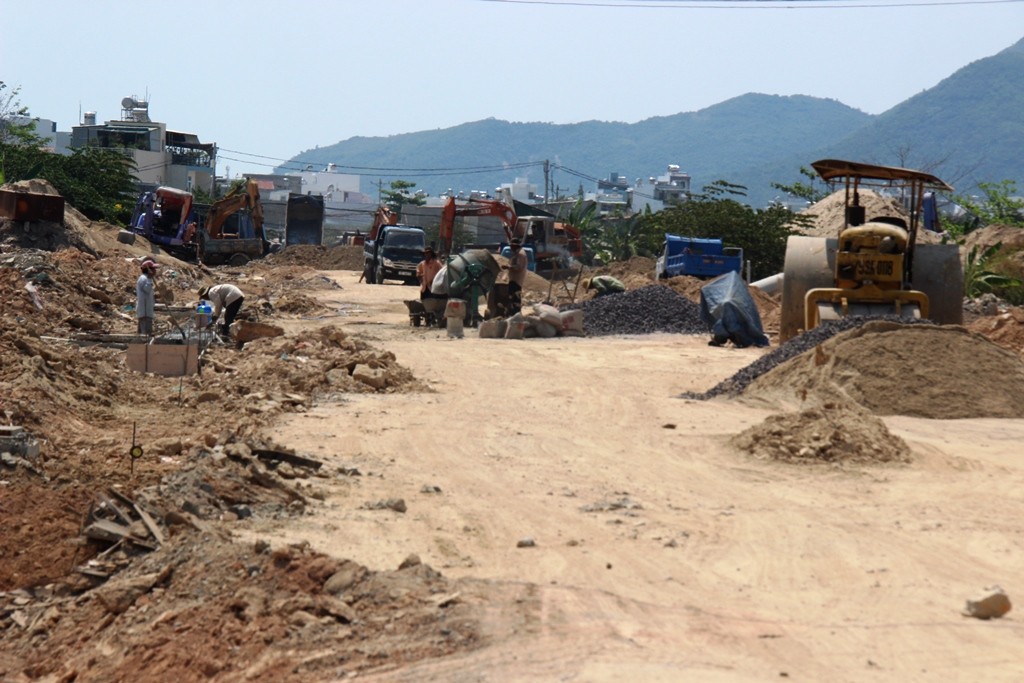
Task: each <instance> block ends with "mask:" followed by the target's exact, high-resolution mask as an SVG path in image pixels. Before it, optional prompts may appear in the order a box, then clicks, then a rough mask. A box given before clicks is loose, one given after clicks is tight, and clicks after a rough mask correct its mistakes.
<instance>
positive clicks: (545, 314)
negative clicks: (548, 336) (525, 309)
mask: <svg viewBox="0 0 1024 683" xmlns="http://www.w3.org/2000/svg"><path fill="white" fill-rule="evenodd" d="M533 313H534V315H536V316H537V317H538V318H540V319H541V320H543V321H544V322H546V323H547V324H548V325H551V326H552V327H554V328H555V329H558V330H560V329H562V315H561V314H560V313H559V312H558V309H557V308H555V307H554V306H549V305H548V304H536V305H535V306H534V307H533Z"/></svg>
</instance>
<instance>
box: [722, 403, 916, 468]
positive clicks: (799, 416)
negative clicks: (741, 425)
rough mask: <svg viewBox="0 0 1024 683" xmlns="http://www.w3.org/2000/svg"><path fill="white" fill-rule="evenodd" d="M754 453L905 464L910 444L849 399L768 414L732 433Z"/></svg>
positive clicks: (736, 441) (783, 458) (744, 448)
mask: <svg viewBox="0 0 1024 683" xmlns="http://www.w3.org/2000/svg"><path fill="white" fill-rule="evenodd" d="M732 444H733V445H734V446H736V447H737V448H739V449H740V450H742V451H745V452H747V453H749V454H751V455H753V456H754V457H755V458H762V459H769V460H779V461H783V462H790V463H832V464H846V463H906V462H910V460H911V456H910V448H909V446H907V443H906V442H905V441H904V440H903V439H901V438H900V437H898V436H896V435H894V434H892V433H891V432H890V431H889V429H888V428H887V427H886V426H885V423H884V422H882V420H881V419H879V418H878V417H876V416H874V415H872V414H871V413H868V412H867V411H865V410H864V409H863V408H860V407H859V406H857V405H856V404H851V403H849V402H841V401H832V402H826V403H824V404H822V405H821V406H817V407H813V408H808V409H806V410H802V411H799V412H791V413H778V414H776V415H771V416H769V417H768V418H767V419H765V421H764V422H762V423H761V424H758V425H754V426H753V427H750V428H749V429H746V430H744V431H743V432H741V433H739V434H737V435H736V436H734V437H733V438H732Z"/></svg>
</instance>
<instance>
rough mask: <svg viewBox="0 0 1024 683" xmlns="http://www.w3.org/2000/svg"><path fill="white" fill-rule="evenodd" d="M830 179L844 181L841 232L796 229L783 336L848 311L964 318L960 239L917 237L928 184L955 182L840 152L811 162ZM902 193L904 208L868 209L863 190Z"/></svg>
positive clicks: (937, 187)
mask: <svg viewBox="0 0 1024 683" xmlns="http://www.w3.org/2000/svg"><path fill="white" fill-rule="evenodd" d="M811 165H812V167H813V168H814V170H815V171H816V172H817V173H818V175H819V176H821V178H822V179H823V180H824V181H825V182H826V183H829V184H830V185H839V184H841V185H842V186H843V187H844V188H845V213H844V221H843V225H842V227H841V228H840V229H839V231H838V234H837V235H836V236H835V237H810V236H803V235H795V236H791V237H790V238H789V239H788V241H787V243H786V256H785V266H784V269H783V278H782V311H781V314H782V320H781V325H780V330H779V337H780V340H781V341H783V342H785V341H786V340H787V339H790V338H792V337H794V336H796V335H798V334H800V333H801V332H804V331H807V330H811V329H813V328H815V327H817V326H818V325H819V324H820V323H822V322H823V321H826V320H835V319H838V318H842V317H845V316H851V315H864V316H899V317H901V318H913V319H918V318H923V319H929V320H931V321H933V322H936V323H939V324H961V323H962V322H963V303H962V302H963V291H964V282H963V270H962V268H961V265H960V254H959V248H958V247H957V245H955V244H917V234H918V225H919V223H920V222H921V216H922V202H923V199H924V194H925V192H926V191H927V190H932V191H940V192H952V191H953V188H952V187H950V186H949V185H947V184H946V183H945V182H943V181H942V180H940V179H938V178H936V177H935V176H934V175H932V174H930V173H925V172H923V171H915V170H912V169H906V168H897V167H891V166H877V165H874V164H865V163H860V162H854V161H844V160H839V159H822V160H820V161H816V162H814V163H813V164H811ZM861 188H872V189H876V188H877V191H881V192H886V193H889V194H891V195H894V196H897V197H899V198H900V199H901V200H902V201H903V203H904V205H905V206H906V207H907V209H908V215H909V220H908V219H906V218H904V217H903V216H891V215H882V216H867V215H866V209H865V207H864V206H863V205H861V203H860V199H859V190H860V189H861Z"/></svg>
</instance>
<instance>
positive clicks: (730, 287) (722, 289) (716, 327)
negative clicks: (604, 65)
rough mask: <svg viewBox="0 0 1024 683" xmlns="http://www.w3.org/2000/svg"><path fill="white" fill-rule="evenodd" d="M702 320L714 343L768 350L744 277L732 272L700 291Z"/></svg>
mask: <svg viewBox="0 0 1024 683" xmlns="http://www.w3.org/2000/svg"><path fill="white" fill-rule="evenodd" d="M700 318H701V320H703V321H704V323H705V324H706V325H707V326H708V329H710V331H711V336H712V342H713V343H718V344H724V343H725V342H727V341H731V342H732V343H733V344H735V345H736V346H768V337H767V335H765V333H764V327H763V326H762V325H761V315H760V314H759V313H758V312H757V306H756V305H755V304H754V298H753V297H752V296H750V292H749V291H748V290H747V283H745V282H744V281H743V278H741V277H740V274H739V273H737V272H735V271H732V272H729V273H726V274H725V275H721V276H719V277H717V278H715V279H714V280H712V281H711V282H709V283H707V284H706V285H704V286H703V287H701V288H700Z"/></svg>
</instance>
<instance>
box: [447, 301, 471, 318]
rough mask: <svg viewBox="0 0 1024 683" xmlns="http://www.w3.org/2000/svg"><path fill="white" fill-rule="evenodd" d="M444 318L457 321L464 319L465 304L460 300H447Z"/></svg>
mask: <svg viewBox="0 0 1024 683" xmlns="http://www.w3.org/2000/svg"><path fill="white" fill-rule="evenodd" d="M444 317H446V318H458V319H459V320H462V319H463V318H465V317H466V302H465V301H463V300H462V299H448V303H447V304H445V307H444Z"/></svg>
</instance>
